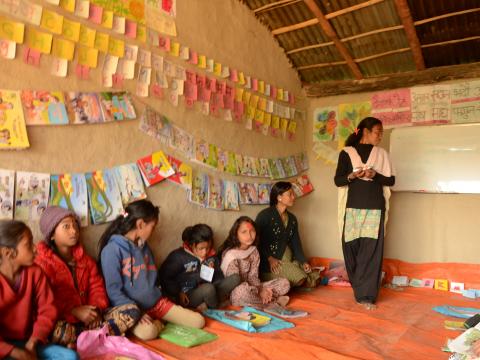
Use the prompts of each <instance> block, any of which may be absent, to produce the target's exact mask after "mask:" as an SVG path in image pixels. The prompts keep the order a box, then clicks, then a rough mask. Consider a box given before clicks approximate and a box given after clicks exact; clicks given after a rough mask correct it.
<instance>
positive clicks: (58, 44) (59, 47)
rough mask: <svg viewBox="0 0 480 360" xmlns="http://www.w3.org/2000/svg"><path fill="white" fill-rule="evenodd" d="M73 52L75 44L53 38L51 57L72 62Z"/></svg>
mask: <svg viewBox="0 0 480 360" xmlns="http://www.w3.org/2000/svg"><path fill="white" fill-rule="evenodd" d="M74 52H75V43H73V42H71V41H69V40H65V39H60V38H58V37H55V38H53V45H52V55H53V56H55V57H57V58H60V59H66V60H73V54H74Z"/></svg>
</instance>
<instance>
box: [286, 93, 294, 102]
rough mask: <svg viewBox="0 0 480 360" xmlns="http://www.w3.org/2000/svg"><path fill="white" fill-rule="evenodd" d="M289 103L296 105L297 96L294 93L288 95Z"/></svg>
mask: <svg viewBox="0 0 480 360" xmlns="http://www.w3.org/2000/svg"><path fill="white" fill-rule="evenodd" d="M288 102H289V103H290V104H291V105H295V95H293V94H292V93H290V94H288Z"/></svg>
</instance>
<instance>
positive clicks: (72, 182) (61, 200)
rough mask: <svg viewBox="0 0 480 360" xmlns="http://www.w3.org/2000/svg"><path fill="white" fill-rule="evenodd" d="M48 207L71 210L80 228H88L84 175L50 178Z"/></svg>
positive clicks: (64, 175)
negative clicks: (54, 206)
mask: <svg viewBox="0 0 480 360" xmlns="http://www.w3.org/2000/svg"><path fill="white" fill-rule="evenodd" d="M49 204H50V205H56V206H60V207H62V208H64V209H69V210H72V211H73V212H74V213H75V214H77V216H78V217H79V219H80V225H81V226H88V192H87V181H86V180H85V175H84V174H60V175H52V176H51V177H50V200H49Z"/></svg>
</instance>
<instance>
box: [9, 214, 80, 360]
mask: <svg viewBox="0 0 480 360" xmlns="http://www.w3.org/2000/svg"><path fill="white" fill-rule="evenodd" d="M34 256H35V252H34V247H33V242H32V232H31V231H30V229H29V228H28V226H27V225H25V224H24V223H23V222H20V221H9V220H1V221H0V359H3V358H8V359H26V360H30V359H32V360H33V359H65V360H77V359H78V355H77V353H76V352H75V351H73V350H70V349H66V348H64V347H62V346H58V345H51V344H50V345H48V344H47V340H48V336H49V335H50V333H51V331H52V329H53V326H54V325H55V319H56V317H57V310H56V308H55V305H54V300H53V293H52V290H51V289H50V286H49V285H48V282H47V278H46V276H45V275H44V273H43V272H42V270H40V269H39V268H38V267H37V266H34V265H33V259H34Z"/></svg>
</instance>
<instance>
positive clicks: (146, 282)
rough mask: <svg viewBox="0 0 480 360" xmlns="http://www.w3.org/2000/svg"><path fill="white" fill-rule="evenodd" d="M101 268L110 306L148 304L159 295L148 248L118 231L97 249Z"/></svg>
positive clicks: (141, 306)
mask: <svg viewBox="0 0 480 360" xmlns="http://www.w3.org/2000/svg"><path fill="white" fill-rule="evenodd" d="M101 262H102V271H103V276H104V277H105V285H106V287H107V294H108V298H109V299H110V302H111V304H112V306H119V305H124V304H136V305H138V306H139V307H140V308H141V309H142V310H148V309H150V308H152V307H153V306H154V305H155V304H156V303H157V302H158V300H159V299H160V298H161V297H162V292H161V290H160V288H159V287H158V286H157V285H156V283H157V268H156V266H155V263H154V262H153V255H152V251H151V250H150V248H149V247H148V245H147V244H145V245H144V246H143V247H142V248H140V247H138V246H136V245H135V244H134V243H133V242H131V241H130V240H128V239H127V238H126V237H124V236H122V235H113V236H112V237H111V238H110V240H109V242H108V244H107V246H105V247H104V248H103V250H102V253H101Z"/></svg>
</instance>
